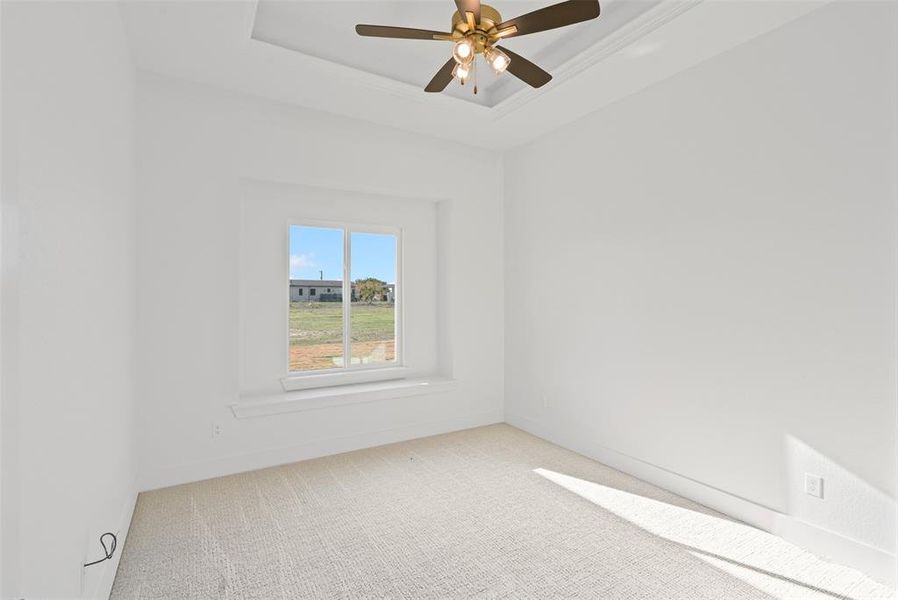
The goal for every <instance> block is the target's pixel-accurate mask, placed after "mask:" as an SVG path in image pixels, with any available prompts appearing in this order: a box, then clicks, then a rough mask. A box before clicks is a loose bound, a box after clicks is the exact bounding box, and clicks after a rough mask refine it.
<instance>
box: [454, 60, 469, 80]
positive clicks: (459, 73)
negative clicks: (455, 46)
mask: <svg viewBox="0 0 898 600" xmlns="http://www.w3.org/2000/svg"><path fill="white" fill-rule="evenodd" d="M452 75H453V77H456V78H458V80H459V81H460V82H462V83H465V82H466V81H467V80H468V77H470V76H471V67H470V66H469V65H468V64H465V63H457V64H456V65H455V68H454V69H452Z"/></svg>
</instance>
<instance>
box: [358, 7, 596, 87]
mask: <svg viewBox="0 0 898 600" xmlns="http://www.w3.org/2000/svg"><path fill="white" fill-rule="evenodd" d="M455 5H456V6H457V7H458V10H457V11H456V12H455V13H454V14H453V15H452V31H451V32H450V33H444V32H442V31H431V30H428V29H412V28H409V27H390V26H388V25H356V26H355V31H356V33H358V34H359V35H363V36H369V37H383V38H400V39H407V40H443V41H448V42H454V43H455V45H454V46H453V48H452V58H450V59H449V60H448V61H447V62H446V64H445V65H443V67H442V68H441V69H440V70H439V71H437V74H436V75H435V76H434V78H433V79H431V80H430V83H429V84H427V87H426V88H424V91H426V92H442V91H443V90H444V89H446V86H447V85H449V82H450V81H452V79H453V78H457V79H458V80H459V82H460V83H461V84H462V85H464V84H465V83H467V82H468V80H469V79H471V78H472V77H474V78H475V82H474V93H475V94H476V93H477V83H476V66H477V63H476V61H475V58H476V57H477V55H478V54H483V57H484V58H485V59H486V62H487V64H488V65H489V66H490V67H491V68H492V69H493V71H495V72H496V74H501V73H504V72H505V71H506V70H508V72H509V73H511V74H512V75H514V76H515V77H517V78H518V79H520V80H522V81H524V82H525V83H527V84H529V85H531V86H533V87H535V88H538V87H542V86H544V85H545V84H547V83H549V80H551V79H552V76H551V75H550V74H549V73H547V72H546V71H544V70H543V69H541V68H539V67H538V66H536V65H535V64H533V63H532V62H530V61H529V60H527V59H526V58H524V57H523V56H520V55H518V54H515V53H514V52H512V51H511V50H509V49H508V48H504V47H502V46H497V45H496V43H497V42H498V41H499V40H502V39H505V38H510V37H515V36H519V35H527V34H529V33H537V32H539V31H546V30H549V29H556V28H558V27H565V26H567V25H573V24H574V23H580V22H582V21H588V20H590V19H595V18H596V17H598V16H599V12H600V9H599V2H598V0H569V1H568V2H561V3H559V4H553V5H552V6H547V7H545V8H541V9H539V10H535V11H533V12H529V13H527V14H525V15H521V16H520V17H515V18H514V19H509V20H507V21H503V20H502V16H501V15H500V14H499V11H497V10H496V9H495V8H493V7H492V6H487V5H486V4H481V3H480V0H455Z"/></svg>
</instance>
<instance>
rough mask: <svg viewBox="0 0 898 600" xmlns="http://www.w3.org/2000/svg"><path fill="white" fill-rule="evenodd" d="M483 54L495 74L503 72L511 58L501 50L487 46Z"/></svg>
mask: <svg viewBox="0 0 898 600" xmlns="http://www.w3.org/2000/svg"><path fill="white" fill-rule="evenodd" d="M484 54H485V55H486V61H487V62H488V63H489V64H490V67H492V69H493V71H495V72H496V73H497V74H501V73H504V72H505V69H507V68H508V65H509V64H511V59H510V58H508V55H507V54H505V53H504V52H502V51H501V50H497V49H495V48H489V49H487V51H486V52H485V53H484Z"/></svg>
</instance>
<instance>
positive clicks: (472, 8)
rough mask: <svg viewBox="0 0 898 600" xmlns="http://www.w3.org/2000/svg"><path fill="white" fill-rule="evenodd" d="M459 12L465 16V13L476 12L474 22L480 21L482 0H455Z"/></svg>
mask: <svg viewBox="0 0 898 600" xmlns="http://www.w3.org/2000/svg"><path fill="white" fill-rule="evenodd" d="M455 6H457V7H458V14H460V15H461V16H462V19H464V17H465V13H468V12H470V13H474V23H480V0H455Z"/></svg>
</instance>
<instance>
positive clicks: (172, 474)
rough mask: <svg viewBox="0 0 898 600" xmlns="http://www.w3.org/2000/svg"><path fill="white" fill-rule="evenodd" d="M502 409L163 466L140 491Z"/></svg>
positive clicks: (488, 419)
mask: <svg viewBox="0 0 898 600" xmlns="http://www.w3.org/2000/svg"><path fill="white" fill-rule="evenodd" d="M502 421H503V416H502V412H501V410H495V411H489V412H484V413H476V414H471V415H464V416H460V417H455V418H452V419H444V420H441V421H430V422H425V423H415V424H410V425H405V426H402V427H396V428H392V429H385V430H378V431H368V432H364V433H359V434H355V435H350V436H345V437H337V438H328V439H324V440H316V441H313V442H308V443H305V444H299V445H293V446H284V447H279V448H269V449H266V450H260V451H256V452H249V453H246V454H238V455H232V456H226V457H222V458H219V459H215V460H210V461H204V462H195V463H189V464H185V465H178V466H172V467H162V468H158V469H154V470H152V471H149V472H147V473H144V474H143V475H142V476H141V478H140V481H139V482H138V483H139V486H138V489H139V490H140V491H147V490H154V489H159V488H163V487H169V486H172V485H180V484H182V483H191V482H194V481H202V480H204V479H211V478H213V477H222V476H224V475H234V474H235V473H243V472H246V471H254V470H256V469H264V468H267V467H275V466H277V465H283V464H287V463H292V462H296V461H300V460H308V459H310V458H318V457H320V456H328V455H331V454H339V453H341V452H351V451H352V450H361V449H363V448H371V447H374V446H382V445H384V444H392V443H394V442H402V441H405V440H411V439H415V438H420V437H426V436H430V435H438V434H441V433H449V432H451V431H459V430H461V429H470V428H472V427H480V426H483V425H492V424H494V423H501V422H502Z"/></svg>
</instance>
